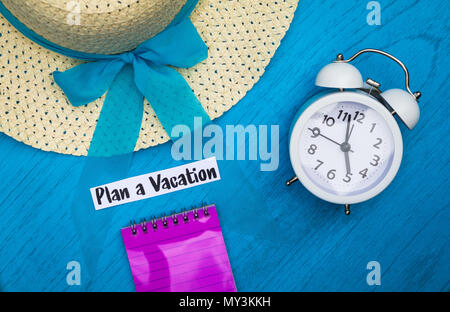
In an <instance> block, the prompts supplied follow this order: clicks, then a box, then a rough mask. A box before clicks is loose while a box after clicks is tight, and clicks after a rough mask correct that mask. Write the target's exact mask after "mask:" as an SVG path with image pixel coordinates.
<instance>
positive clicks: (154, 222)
mask: <svg viewBox="0 0 450 312" xmlns="http://www.w3.org/2000/svg"><path fill="white" fill-rule="evenodd" d="M209 206H211V205H206V204H202V206H201V207H200V208H191V209H190V210H185V211H180V212H178V213H177V212H174V213H172V214H170V215H164V214H163V215H161V216H160V217H152V218H150V220H149V225H150V224H151V229H153V231H157V230H158V223H157V222H158V221H161V222H162V225H163V227H164V228H167V227H169V223H168V219H170V218H171V219H172V223H173V224H174V225H179V224H180V221H181V220H182V221H183V223H189V222H190V221H192V219H191V220H190V219H189V213H190V212H192V214H193V216H194V219H193V220H198V219H199V218H200V215H199V212H200V211H203V215H204V216H205V217H209V211H208V207H209ZM179 217H181V218H182V219H179ZM138 225H140V226H141V229H142V231H143V232H144V233H148V230H149V229H148V227H149V226H148V225H147V220H146V219H145V218H143V219H142V221H141V222H140V223H139V224H137V223H136V222H135V221H134V220H131V221H130V226H129V227H130V229H131V233H132V234H133V235H136V234H137V228H138Z"/></svg>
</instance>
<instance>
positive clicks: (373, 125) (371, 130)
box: [370, 123, 377, 133]
mask: <svg viewBox="0 0 450 312" xmlns="http://www.w3.org/2000/svg"><path fill="white" fill-rule="evenodd" d="M376 125H377V124H376V123H373V124H372V129H370V133H372V132H373V130H375V126H376Z"/></svg>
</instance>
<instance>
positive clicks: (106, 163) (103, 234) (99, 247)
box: [70, 65, 143, 285]
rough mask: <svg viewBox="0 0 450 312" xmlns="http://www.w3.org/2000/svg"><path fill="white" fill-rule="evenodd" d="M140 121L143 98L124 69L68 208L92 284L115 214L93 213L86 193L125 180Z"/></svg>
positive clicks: (111, 211)
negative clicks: (97, 187) (91, 189)
mask: <svg viewBox="0 0 450 312" xmlns="http://www.w3.org/2000/svg"><path fill="white" fill-rule="evenodd" d="M142 117H143V95H142V94H141V93H140V92H139V90H138V89H137V88H136V85H135V84H134V78H133V68H132V67H131V66H130V65H127V66H125V67H124V68H123V69H122V70H121V71H120V73H119V74H118V75H117V76H116V78H115V79H114V81H113V82H112V84H111V87H110V89H109V91H108V94H107V95H106V98H105V102H104V104H103V107H102V111H101V114H100V117H99V120H98V122H97V127H96V128H95V132H94V136H93V139H92V141H91V145H90V148H89V152H88V157H87V158H86V162H85V164H84V168H83V172H82V174H81V177H80V179H79V181H78V183H77V186H76V189H77V192H76V194H78V195H77V196H76V197H75V198H74V199H73V200H72V203H71V205H70V211H71V215H72V220H73V222H74V226H75V230H76V232H77V233H78V237H79V239H80V246H81V250H82V254H83V262H84V265H85V266H86V268H87V271H88V273H89V277H90V279H91V280H92V279H93V278H94V276H95V274H96V268H97V266H98V261H99V259H100V256H101V254H102V251H103V248H104V244H105V241H106V239H107V237H108V235H110V234H111V231H116V230H117V229H114V228H111V227H110V226H109V225H110V224H111V221H112V219H113V217H114V215H115V214H116V213H117V212H118V210H115V209H103V210H100V211H95V210H94V207H93V205H92V198H91V195H90V191H89V190H90V188H92V187H96V186H100V185H103V184H106V183H110V182H113V181H117V180H121V179H124V178H126V177H127V176H128V171H129V168H130V166H131V161H132V157H133V151H134V147H135V145H136V142H137V140H138V137H139V132H140V129H141V123H142ZM104 200H106V199H104ZM87 285H88V284H87Z"/></svg>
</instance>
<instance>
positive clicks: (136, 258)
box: [121, 205, 236, 292]
mask: <svg viewBox="0 0 450 312" xmlns="http://www.w3.org/2000/svg"><path fill="white" fill-rule="evenodd" d="M121 232H122V237H123V241H124V243H125V248H126V251H127V255H128V260H129V262H130V267H131V272H132V274H133V279H134V284H135V286H136V290H137V291H138V292H143V291H149V292H150V291H155V292H156V291H167V292H168V291H176V292H181V291H183V292H196V291H205V292H208V291H209V292H212V291H214V292H215V291H224V292H232V291H236V286H235V283H234V278H233V273H232V271H231V266H230V262H229V259H228V254H227V250H226V248H225V243H224V240H223V236H222V230H221V228H220V224H219V218H218V216H217V211H216V207H215V206H214V205H211V206H204V207H201V208H198V209H193V210H190V211H186V212H182V213H179V214H174V215H171V216H167V217H163V218H161V219H157V220H152V221H149V222H148V223H147V222H146V221H145V220H144V221H143V222H141V223H140V224H135V223H133V222H132V224H131V226H129V227H127V228H123V229H122V230H121Z"/></svg>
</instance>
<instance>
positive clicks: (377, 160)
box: [370, 155, 381, 167]
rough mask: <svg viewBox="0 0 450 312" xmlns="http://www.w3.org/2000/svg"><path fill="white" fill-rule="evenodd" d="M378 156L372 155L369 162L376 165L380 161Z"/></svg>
mask: <svg viewBox="0 0 450 312" xmlns="http://www.w3.org/2000/svg"><path fill="white" fill-rule="evenodd" d="M380 159H381V158H380V156H378V155H373V162H370V164H371V165H372V166H374V167H376V166H378V164H379V163H380Z"/></svg>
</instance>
